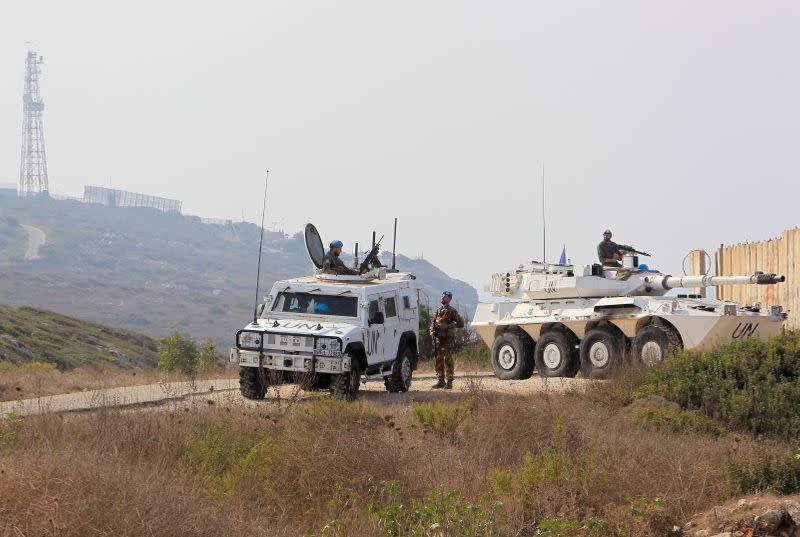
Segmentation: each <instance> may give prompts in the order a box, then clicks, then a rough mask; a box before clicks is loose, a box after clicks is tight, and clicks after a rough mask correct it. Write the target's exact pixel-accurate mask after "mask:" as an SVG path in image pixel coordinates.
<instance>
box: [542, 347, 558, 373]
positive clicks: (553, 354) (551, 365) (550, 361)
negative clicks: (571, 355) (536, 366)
mask: <svg viewBox="0 0 800 537" xmlns="http://www.w3.org/2000/svg"><path fill="white" fill-rule="evenodd" d="M542 358H543V359H544V365H546V366H547V367H548V369H558V366H560V365H561V349H559V348H558V345H556V344H555V343H548V344H547V345H546V346H545V348H544V352H542Z"/></svg>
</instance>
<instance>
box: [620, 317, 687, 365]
mask: <svg viewBox="0 0 800 537" xmlns="http://www.w3.org/2000/svg"><path fill="white" fill-rule="evenodd" d="M682 348H683V344H682V343H681V338H680V336H679V335H678V334H677V333H676V332H675V331H674V330H672V329H670V328H668V327H666V326H660V325H657V324H651V325H648V326H645V327H644V328H642V329H641V330H639V332H637V334H636V337H635V338H634V339H633V352H632V361H633V365H634V366H636V367H656V366H658V365H660V364H661V362H663V361H664V358H666V357H667V356H669V355H670V354H672V353H673V352H675V351H676V350H680V349H682Z"/></svg>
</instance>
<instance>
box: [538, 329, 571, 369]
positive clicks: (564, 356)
mask: <svg viewBox="0 0 800 537" xmlns="http://www.w3.org/2000/svg"><path fill="white" fill-rule="evenodd" d="M577 344H578V340H577V339H576V338H575V336H573V335H572V334H571V333H566V332H561V331H560V330H550V331H549V332H545V333H544V334H542V337H540V338H539V341H537V342H536V351H535V352H534V354H533V356H534V359H535V361H536V369H538V370H539V375H541V376H543V377H574V376H575V374H576V373H577V372H578V369H580V365H581V364H580V357H579V356H578V353H577V350H576V348H575V346H576V345H577Z"/></svg>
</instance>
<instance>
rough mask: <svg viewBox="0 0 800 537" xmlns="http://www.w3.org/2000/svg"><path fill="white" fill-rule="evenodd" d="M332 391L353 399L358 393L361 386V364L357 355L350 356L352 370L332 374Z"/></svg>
mask: <svg viewBox="0 0 800 537" xmlns="http://www.w3.org/2000/svg"><path fill="white" fill-rule="evenodd" d="M330 383H331V384H330V391H331V394H332V395H339V396H342V397H344V398H345V399H347V400H348V401H352V400H353V399H355V398H356V396H357V395H358V389H359V387H360V386H361V364H360V363H359V361H358V358H356V357H355V356H352V357H350V371H347V372H345V373H341V374H339V375H331V380H330Z"/></svg>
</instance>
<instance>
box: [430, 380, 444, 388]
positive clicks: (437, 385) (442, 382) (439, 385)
mask: <svg viewBox="0 0 800 537" xmlns="http://www.w3.org/2000/svg"><path fill="white" fill-rule="evenodd" d="M444 387H445V383H444V381H443V380H442V379H439V382H437V383H436V384H434V385H433V386H431V389H432V390H438V389H439V388H444Z"/></svg>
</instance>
